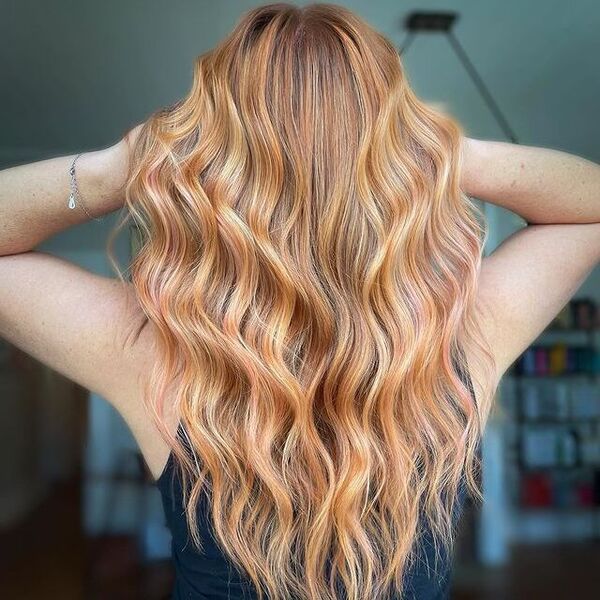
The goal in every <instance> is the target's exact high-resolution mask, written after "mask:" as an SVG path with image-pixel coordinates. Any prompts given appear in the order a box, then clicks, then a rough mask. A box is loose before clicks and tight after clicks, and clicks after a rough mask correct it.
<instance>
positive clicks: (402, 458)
mask: <svg viewBox="0 0 600 600" xmlns="http://www.w3.org/2000/svg"><path fill="white" fill-rule="evenodd" d="M460 140H461V128H460V126H459V125H458V124H457V123H456V121H455V120H454V119H453V118H451V117H450V116H449V115H447V114H445V113H444V112H443V111H442V110H441V109H439V108H436V109H434V108H433V107H432V106H428V105H427V104H425V103H424V102H422V101H420V100H419V99H418V98H417V97H416V96H415V94H414V93H413V91H412V90H411V87H410V86H409V84H408V82H407V79H406V76H405V74H404V70H403V66H402V63H401V61H400V57H399V55H398V52H397V50H396V49H395V48H394V46H393V45H392V44H391V43H390V41H388V40H387V39H386V38H385V37H384V36H383V35H381V34H380V33H378V32H377V31H375V30H374V29H373V28H372V27H370V26H369V25H368V24H367V23H365V22H364V21H363V20H362V19H360V18H359V17H358V16H357V15H356V14H354V13H353V12H351V11H350V10H348V9H346V8H344V7H342V6H337V5H334V4H310V5H307V6H304V7H297V6H294V5H290V4H284V3H277V4H270V5H265V6H260V7H258V8H255V9H253V10H250V11H248V12H246V13H245V14H244V15H243V17H242V18H241V19H240V20H239V21H238V22H237V24H236V26H235V28H234V29H233V31H232V32H231V33H230V35H228V36H227V37H226V38H225V39H223V40H222V41H221V42H220V43H219V44H218V45H217V46H216V47H214V48H213V49H211V50H210V51H208V52H205V53H204V54H202V55H200V56H199V57H198V58H197V59H196V61H195V66H194V78H193V84H192V86H191V89H190V91H189V93H188V94H187V95H186V96H185V97H184V98H183V99H182V100H180V101H178V102H176V103H174V104H172V105H170V106H168V107H164V108H161V109H159V110H156V111H155V112H154V113H152V114H151V116H150V117H149V118H148V119H147V120H146V121H145V122H144V123H143V125H142V127H141V129H140V132H139V135H138V137H137V139H136V141H135V144H134V145H133V148H132V154H131V163H130V167H131V170H130V174H129V179H128V181H127V186H126V202H125V206H126V207H127V208H128V216H127V218H129V219H133V222H134V223H135V225H136V228H137V230H138V233H139V236H140V248H139V251H138V252H137V254H136V255H135V256H134V258H133V260H132V262H131V264H130V266H129V268H130V278H131V282H132V283H133V286H134V288H135V291H136V294H137V297H138V299H139V303H140V305H141V307H142V308H143V311H144V313H145V315H146V317H147V320H149V321H151V322H152V323H153V324H154V326H155V329H156V331H157V344H158V348H159V359H158V360H157V361H156V364H155V367H154V369H153V370H152V373H151V374H150V375H149V378H148V381H147V387H146V390H145V392H144V394H145V395H144V402H145V405H146V407H147V408H148V410H149V411H150V414H151V415H152V417H153V419H154V421H155V422H156V425H157V427H158V429H159V431H160V432H161V435H162V436H163V437H164V439H165V441H166V442H167V443H168V444H169V446H170V447H171V448H172V452H173V456H174V458H175V460H176V465H177V468H178V469H179V472H180V475H181V477H182V480H183V482H184V483H183V487H184V496H185V514H186V517H187V520H188V525H189V530H190V532H191V536H192V539H193V541H194V543H195V544H196V546H197V548H198V549H199V550H201V549H202V540H201V538H200V535H199V530H198V524H197V503H198V501H199V498H200V497H201V494H207V498H208V499H209V500H210V504H209V506H210V511H211V514H210V517H211V518H212V525H213V527H214V533H215V539H216V540H217V541H218V543H219V544H220V546H221V547H222V549H223V551H224V552H225V554H226V555H227V556H228V557H229V558H230V559H231V560H232V561H233V564H235V565H236V566H237V567H238V568H239V569H240V570H241V572H244V573H245V574H246V575H247V576H248V577H249V578H250V579H251V581H252V582H253V583H254V586H255V588H256V590H257V592H258V595H259V598H263V594H265V593H266V594H267V595H268V597H269V598H271V599H273V600H277V599H283V598H291V597H296V598H300V599H310V600H317V599H318V600H323V599H330V598H336V597H337V590H336V587H335V586H336V585H337V584H336V582H338V583H340V582H341V584H342V585H343V586H344V588H345V593H346V597H347V598H348V599H349V600H358V599H364V598H379V597H381V594H383V593H387V590H388V589H389V588H390V586H393V587H394V588H395V590H396V591H397V592H398V593H401V592H402V590H403V589H405V588H404V587H403V586H404V585H405V577H404V575H405V574H406V573H407V572H408V570H409V569H410V567H411V565H412V564H413V561H414V557H415V556H416V550H417V547H418V542H419V540H420V539H422V536H423V532H424V530H425V528H428V529H429V530H430V531H431V533H432V534H433V539H434V542H435V547H436V549H437V553H438V555H439V554H440V552H441V549H442V548H446V549H450V548H451V547H452V545H453V543H454V541H455V533H456V531H455V521H454V519H453V515H454V510H455V507H456V502H457V501H456V498H457V493H458V492H459V490H460V487H461V486H462V485H463V484H466V486H467V489H468V490H469V491H470V492H471V496H472V497H473V498H475V499H476V500H481V498H482V495H481V491H480V479H479V477H478V470H479V467H480V462H479V457H478V452H477V447H478V444H479V441H480V437H481V434H482V432H483V428H484V426H485V422H486V418H487V416H488V412H489V407H490V400H491V395H492V391H493V390H491V389H488V388H487V387H486V386H485V385H484V384H483V383H480V385H479V386H478V387H479V389H480V391H481V392H480V394H479V396H477V395H476V394H474V393H471V391H470V390H469V387H468V386H467V385H466V384H465V379H464V377H461V370H464V371H463V372H467V370H468V365H467V363H466V358H465V354H464V353H463V352H462V349H464V348H466V347H467V346H468V347H473V348H475V347H477V348H479V349H480V351H479V355H480V356H484V357H487V358H486V359H484V362H483V363H482V364H487V366H488V367H489V370H488V371H487V373H488V374H489V373H492V369H493V367H492V366H491V362H490V361H491V357H492V355H491V353H490V352H489V349H488V348H487V347H486V345H485V343H484V340H483V336H482V334H481V332H480V331H479V329H478V322H479V319H478V316H477V314H476V313H477V305H476V302H475V298H476V296H475V291H476V287H477V280H478V274H479V269H480V264H481V259H482V254H483V246H484V243H485V240H486V236H487V230H486V226H485V222H484V220H483V219H482V218H481V217H482V214H481V212H480V209H479V208H478V207H477V206H476V205H475V204H474V202H473V201H472V199H471V198H469V197H468V196H467V195H466V194H465V193H464V192H462V191H461V189H460V187H459V174H460V164H461V160H462V156H461V148H462V146H461V142H460ZM121 225H122V224H121ZM486 360H487V363H486ZM482 372H483V371H482ZM490 380H491V375H490ZM486 390H487V391H486ZM167 403H169V406H170V407H171V408H173V409H174V410H176V412H177V415H178V416H179V419H180V425H181V426H182V427H183V429H184V431H185V432H186V435H187V441H188V444H190V445H191V447H192V449H193V451H194V455H193V456H192V455H190V453H189V452H188V451H187V450H186V447H185V446H184V445H183V444H182V441H181V439H180V438H179V437H178V436H177V435H174V434H172V433H171V431H170V429H169V428H168V427H167V425H166V423H165V414H166V413H165V408H166V406H167ZM208 492H210V493H208Z"/></svg>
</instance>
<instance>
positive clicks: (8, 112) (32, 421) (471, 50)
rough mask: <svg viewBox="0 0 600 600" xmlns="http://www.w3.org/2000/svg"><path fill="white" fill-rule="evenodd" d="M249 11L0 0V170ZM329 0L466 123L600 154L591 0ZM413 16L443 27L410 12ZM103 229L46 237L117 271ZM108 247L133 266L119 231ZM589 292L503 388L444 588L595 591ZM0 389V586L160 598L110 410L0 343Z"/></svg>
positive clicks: (145, 523) (596, 415) (174, 85)
mask: <svg viewBox="0 0 600 600" xmlns="http://www.w3.org/2000/svg"><path fill="white" fill-rule="evenodd" d="M257 4H260V3H256V2H248V1H242V0H227V1H222V2H209V1H203V0H193V1H192V0H170V1H166V0H163V1H158V0H156V1H152V2H148V1H143V0H126V1H123V0H121V1H117V0H103V2H92V1H91V0H88V1H81V0H79V1H76V0H54V1H53V2H43V1H41V0H39V1H34V0H18V1H17V0H15V1H11V0H0V12H1V15H2V18H1V19H0V81H1V83H0V85H1V90H2V93H1V94H0V168H5V167H9V166H13V165H16V164H20V163H27V162H33V161H36V160H41V159H44V158H50V157H53V156H59V155H67V154H74V153H76V152H80V151H86V150H92V149H98V148H101V147H104V146H107V145H109V144H112V143H114V142H115V141H117V140H118V139H119V138H120V137H121V136H122V135H123V134H124V132H125V131H126V130H128V129H130V128H131V127H133V126H134V125H135V124H137V123H140V122H142V121H143V120H144V119H145V118H147V117H148V116H149V114H150V113H151V112H152V111H153V110H155V109H156V108H158V107H160V106H163V105H166V104H168V103H170V102H173V101H175V100H176V99H178V98H180V97H182V96H183V95H185V94H186V93H187V91H188V89H189V86H190V84H191V74H192V63H193V59H194V58H195V56H197V55H198V54H200V53H202V52H204V51H206V50H208V49H209V48H211V47H212V46H213V45H214V44H215V43H217V42H218V41H219V40H220V39H221V38H222V37H223V36H225V35H226V34H227V33H228V32H229V31H230V30H231V28H232V27H233V25H234V23H235V22H236V20H237V19H238V18H239V16H240V15H241V13H242V12H243V11H245V10H247V9H249V8H251V7H252V6H255V5H257ZM340 4H344V5H345V6H348V7H349V8H351V9H353V10H355V11H356V12H357V13H358V14H360V15H361V16H362V17H364V18H365V19H367V20H368V21H369V22H370V23H371V24H372V25H373V26H374V27H376V28H377V29H378V30H379V31H381V32H382V33H383V34H384V35H386V36H388V38H389V39H390V40H391V41H392V42H394V43H395V44H396V46H397V47H398V49H399V51H402V59H403V63H404V66H405V70H406V73H407V76H408V79H409V82H410V84H411V85H412V86H413V88H414V89H415V90H416V92H417V93H418V95H419V96H420V97H421V98H422V99H424V100H426V101H430V102H432V103H436V104H439V105H442V106H443V107H445V108H446V109H447V110H449V111H450V112H451V113H452V114H453V115H454V116H455V117H456V118H457V119H458V120H459V122H460V123H461V124H462V126H463V128H464V130H465V132H466V134H467V135H468V136H470V137H475V138H486V139H496V140H504V141H513V142H518V143H522V144H526V145H535V146H546V147H551V148H556V149H560V150H565V151H567V152H571V153H574V154H577V155H580V156H583V157H586V158H588V159H591V160H593V161H595V162H600V120H599V119H598V106H599V102H600V77H599V72H600V69H599V68H598V67H599V64H598V59H599V56H600V35H599V30H600V3H598V2H596V1H593V0H573V1H572V2H569V3H566V2H562V1H559V0H535V1H534V0H529V1H528V2H522V1H519V0H504V1H503V2H478V1H476V0H460V1H454V2H432V1H426V0H420V1H418V2H416V1H415V2H408V1H406V2H398V1H397V0H378V1H377V2H370V1H366V0H364V1H361V0H356V1H353V2H340ZM415 11H420V12H429V13H430V12H443V13H453V14H454V15H455V20H454V21H453V20H452V18H448V19H443V18H442V19H440V18H438V19H437V21H436V19H433V20H431V19H427V18H424V19H423V18H421V19H419V18H417V19H415V18H413V19H412V20H409V21H407V17H408V16H409V15H410V14H411V13H414V12H415ZM432 23H433V24H434V25H433V26H434V28H435V29H436V30H435V31H429V32H424V31H420V30H421V29H422V28H423V27H425V28H428V27H431V26H432ZM436 23H437V25H436ZM411 28H412V29H411ZM440 28H441V29H440ZM444 29H446V30H445V31H444ZM485 214H486V218H487V220H488V224H489V228H490V232H489V237H488V246H487V249H486V252H490V251H492V250H493V249H494V248H495V247H496V246H497V245H498V244H499V243H500V242H501V241H502V240H503V239H504V238H505V237H506V236H508V235H510V234H511V233H512V232H514V231H515V230H517V229H518V228H520V227H522V226H523V225H524V222H523V221H522V220H521V219H520V218H518V217H517V216H515V215H513V214H512V213H509V212H507V211H504V210H503V209H500V208H497V207H494V206H491V205H485ZM115 218H116V215H115ZM113 224H114V219H113V220H111V219H110V218H109V219H105V220H104V221H102V222H91V223H87V224H85V225H82V226H79V227H76V228H73V229H71V230H68V231H66V232H64V233H62V234H60V235H59V236H56V237H55V238H53V239H50V240H48V241H47V242H45V243H44V244H43V246H42V247H40V249H43V250H46V251H48V252H52V253H54V254H57V255H60V256H63V257H65V258H68V259H69V260H72V261H75V262H77V263H79V264H81V265H82V266H84V267H85V268H88V269H90V270H93V271H95V272H98V273H102V274H106V275H108V274H113V273H112V271H111V268H110V266H109V263H108V261H107V258H106V254H105V241H106V236H107V233H108V230H109V229H110V228H111V227H112V225H113ZM115 250H116V254H117V257H118V259H119V261H120V263H121V264H127V262H128V261H129V259H130V255H131V240H130V239H129V236H128V232H127V231H125V232H124V233H123V234H121V235H120V237H119V239H118V241H117V244H116V247H115ZM599 301H600V273H599V272H598V270H596V271H595V272H594V273H592V275H591V276H590V277H589V278H588V280H587V281H586V282H585V283H584V284H583V285H582V287H581V288H580V289H579V291H578V292H577V294H576V296H575V298H574V299H573V301H572V302H570V303H569V305H567V306H566V307H565V309H564V310H563V312H562V313H561V315H560V316H559V317H558V318H557V319H556V320H555V322H554V323H552V325H551V327H549V328H548V330H547V331H546V332H544V333H543V334H542V335H541V336H540V338H539V339H538V340H536V342H535V344H534V345H532V346H531V347H530V348H529V349H528V350H527V351H526V352H525V353H524V354H523V355H522V356H521V357H520V358H519V359H518V360H517V362H516V363H515V364H514V365H513V367H512V369H511V371H510V372H509V373H507V374H506V376H505V377H504V380H503V382H502V383H501V385H500V388H499V390H498V395H497V399H496V410H495V412H494V414H493V415H492V417H491V420H490V422H489V425H488V428H487V431H486V434H485V437H484V443H483V457H484V468H483V489H484V494H485V502H484V504H483V505H482V506H481V507H478V508H475V507H473V506H471V505H467V507H466V510H465V512H464V515H463V518H462V521H461V528H460V535H459V539H458V545H457V552H456V555H455V571H454V583H453V592H452V595H453V598H456V599H467V598H469V599H499V598H502V599H505V598H506V599H511V600H512V599H516V598H527V599H531V598H534V599H535V598H544V599H549V600H550V599H556V598H579V597H586V598H588V597H598V596H599V595H600V588H599V585H598V584H599V583H600V579H599V575H598V573H599V572H600V571H599V569H600V378H599V377H598V374H599V373H600V366H599V354H598V320H599V319H598V311H597V308H596V307H597V304H598V302H599ZM0 398H1V401H0V413H1V416H0V598H6V599H13V598H15V599H16V598H18V599H20V600H21V599H28V598H36V599H38V598H60V599H71V598H73V599H79V598H86V599H87V598H140V599H149V600H152V599H164V598H167V597H168V594H169V591H170V586H171V584H172V575H173V574H172V568H171V564H170V561H169V555H170V546H169V544H170V536H169V533H168V530H167V529H166V527H165V523H164V515H163V512H162V505H161V501H160V496H159V493H158V491H157V490H156V488H155V487H154V486H153V485H152V482H151V480H150V479H149V478H148V475H147V473H146V471H145V469H144V465H143V461H142V460H141V457H140V455H139V453H138V451H137V447H136V443H135V441H134V439H133V437H132V435H131V433H130V432H129V430H128V428H127V426H126V425H125V423H124V422H123V420H122V419H121V418H120V416H119V415H118V414H117V413H116V412H115V411H114V409H113V408H112V407H111V406H110V405H109V404H108V403H107V402H106V401H105V400H104V399H103V398H102V397H97V396H95V395H90V394H89V393H88V392H87V391H86V390H84V389H81V388H80V387H78V386H77V385H75V384H73V383H72V382H70V381H68V380H66V379H64V378H63V377H61V376H60V375H58V374H57V373H55V372H52V371H51V370H49V369H48V368H46V367H44V366H43V365H42V364H40V363H38V362H36V361H35V360H33V359H32V358H30V357H28V356H27V355H24V354H23V353H21V352H19V351H18V350H17V349H16V348H14V347H11V346H10V345H9V344H8V343H6V342H5V341H3V340H1V339H0Z"/></svg>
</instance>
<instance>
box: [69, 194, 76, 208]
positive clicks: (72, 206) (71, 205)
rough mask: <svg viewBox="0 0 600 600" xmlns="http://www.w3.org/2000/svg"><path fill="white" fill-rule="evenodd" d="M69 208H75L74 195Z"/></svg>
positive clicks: (70, 198)
mask: <svg viewBox="0 0 600 600" xmlns="http://www.w3.org/2000/svg"><path fill="white" fill-rule="evenodd" d="M69 208H75V196H74V195H73V194H71V195H70V196H69Z"/></svg>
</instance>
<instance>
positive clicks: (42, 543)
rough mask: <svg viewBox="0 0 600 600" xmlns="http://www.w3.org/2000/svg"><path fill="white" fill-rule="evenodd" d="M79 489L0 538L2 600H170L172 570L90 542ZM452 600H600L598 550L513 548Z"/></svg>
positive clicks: (123, 546) (472, 575)
mask: <svg viewBox="0 0 600 600" xmlns="http://www.w3.org/2000/svg"><path fill="white" fill-rule="evenodd" d="M80 489H81V486H80V484H79V482H78V481H72V482H69V483H67V484H60V485H58V486H57V487H56V490H55V492H54V493H53V494H52V496H51V497H50V498H49V499H48V500H47V501H46V502H45V503H44V504H43V505H42V506H40V507H39V508H38V509H37V510H36V511H35V512H34V514H32V515H31V517H30V518H29V519H28V520H27V521H26V522H25V523H23V524H22V525H21V526H19V527H18V528H17V529H15V530H14V531H10V532H5V533H1V534H0V598H1V599H2V600H13V599H14V600H29V599H32V600H33V599H35V600H40V599H44V600H54V599H56V600H58V599H60V600H80V599H81V600H84V599H85V600H100V599H102V600H104V599H106V598H110V599H111V600H121V599H122V600H125V599H127V600H137V599H139V600H167V598H168V597H169V592H170V590H171V586H172V577H173V573H172V568H171V565H170V563H169V562H166V561H161V562H158V563H156V564H152V565H146V566H142V565H140V564H139V561H138V560H137V557H136V547H135V542H134V541H133V540H132V539H130V538H127V537H121V538H119V537H110V538H102V539H97V540H94V541H90V540H88V539H87V538H86V537H85V536H84V535H83V532H82V531H81V527H80V523H81V518H80V511H81V494H80ZM452 598H453V600H521V599H522V600H537V599H543V600H563V599H564V600H571V599H574V598H577V599H578V600H579V599H587V598H600V544H599V543H588V544H576V545H569V546H540V547H529V548H515V549H514V551H513V553H512V559H511V561H510V564H509V565H508V566H506V567H503V568H502V569H496V570H494V569H491V570H489V569H483V568H482V567H480V566H477V565H474V566H468V565H461V566H460V567H458V568H457V569H456V572H455V577H454V587H453V594H452Z"/></svg>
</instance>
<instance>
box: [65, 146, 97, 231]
mask: <svg viewBox="0 0 600 600" xmlns="http://www.w3.org/2000/svg"><path fill="white" fill-rule="evenodd" d="M80 156H81V154H78V155H77V156H76V157H75V158H74V159H73V162H72V163H71V168H70V169H69V176H70V177H71V193H70V194H69V208H70V209H73V208H75V206H76V205H77V203H79V206H81V208H82V209H83V211H84V212H85V214H86V215H87V216H88V217H89V218H90V219H92V220H93V221H102V220H103V219H102V217H94V216H93V215H92V214H90V212H89V211H88V209H87V208H86V207H85V205H84V204H83V202H82V201H81V194H80V193H79V188H78V187H77V177H76V176H75V163H76V162H77V159H78V158H79V157H80Z"/></svg>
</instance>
